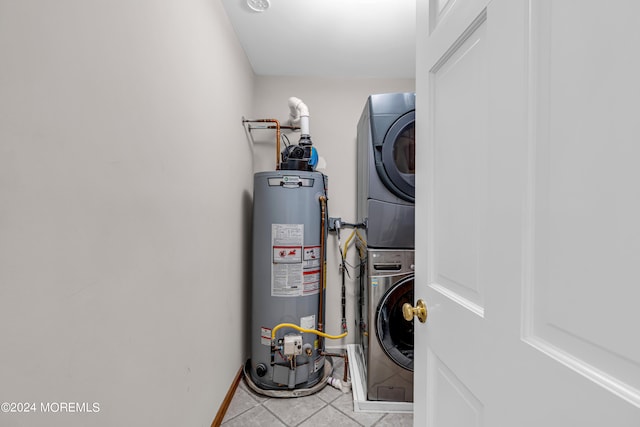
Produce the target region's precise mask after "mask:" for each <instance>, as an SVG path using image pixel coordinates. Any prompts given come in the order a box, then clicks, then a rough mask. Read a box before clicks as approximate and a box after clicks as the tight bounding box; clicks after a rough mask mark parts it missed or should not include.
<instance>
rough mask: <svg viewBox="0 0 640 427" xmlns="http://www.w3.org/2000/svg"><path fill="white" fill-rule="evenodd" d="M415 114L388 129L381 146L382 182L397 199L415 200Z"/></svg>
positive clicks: (401, 118)
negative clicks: (383, 176)
mask: <svg viewBox="0 0 640 427" xmlns="http://www.w3.org/2000/svg"><path fill="white" fill-rule="evenodd" d="M415 147H416V127H415V112H414V111H410V112H408V113H407V114H405V115H404V116H402V117H400V118H399V119H398V120H396V122H395V123H394V124H393V125H392V126H391V127H390V128H389V131H388V132H387V135H386V136H385V138H384V142H383V144H382V166H383V167H384V175H386V177H385V178H383V181H385V184H387V186H388V187H389V189H390V190H391V191H392V192H393V193H394V194H395V195H396V196H398V197H400V198H402V199H404V200H407V201H411V202H413V201H414V200H415V193H416V191H415V186H416V179H415V172H416V160H415V159H416V155H415V153H416V150H415ZM380 172H382V171H380V170H378V173H379V174H380Z"/></svg>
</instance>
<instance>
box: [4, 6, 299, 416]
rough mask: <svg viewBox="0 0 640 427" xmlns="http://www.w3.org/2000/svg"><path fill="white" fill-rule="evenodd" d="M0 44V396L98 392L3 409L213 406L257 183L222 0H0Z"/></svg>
mask: <svg viewBox="0 0 640 427" xmlns="http://www.w3.org/2000/svg"><path fill="white" fill-rule="evenodd" d="M0 61H1V65H0V401H2V402H4V401H9V402H10V401H16V402H35V403H36V404H37V405H39V404H40V402H89V403H93V402H97V403H99V405H100V412H99V413H97V414H95V413H94V414H78V413H76V414H42V413H35V414H33V413H32V414H5V413H0V425H12V426H38V425H47V426H65V427H66V426H84V425H94V426H150V425H157V426H198V425H201V426H204V425H209V424H210V423H211V420H212V419H213V417H214V415H215V413H216V411H217V409H218V406H219V404H220V402H221V400H222V398H223V397H224V394H225V392H226V390H227V388H228V387H229V385H230V384H231V381H232V378H233V377H234V375H235V373H236V371H237V369H238V368H239V366H240V364H241V363H242V360H243V359H244V357H245V355H246V354H247V349H246V347H245V346H244V343H243V342H242V340H238V339H237V337H239V336H241V334H242V331H244V329H245V326H246V325H245V322H246V320H245V318H244V317H243V316H242V315H241V312H240V309H241V308H242V307H243V306H244V305H245V304H246V303H247V302H248V301H246V296H247V292H248V286H247V279H248V276H247V275H248V271H247V270H246V266H245V263H244V262H243V261H244V259H245V258H246V256H247V254H248V242H249V236H248V235H247V231H246V230H249V228H250V222H249V216H250V197H251V196H250V194H251V185H252V170H251V151H250V147H249V144H248V143H247V141H246V137H245V134H244V132H243V129H242V126H241V124H240V118H241V116H242V115H246V114H249V113H250V112H251V108H252V103H251V99H252V94H253V92H252V90H253V87H252V85H253V73H252V71H251V69H250V67H249V65H248V62H247V60H246V58H245V56H244V53H243V51H242V49H241V48H240V46H239V44H238V43H237V41H236V38H235V35H234V33H233V30H232V29H231V27H230V24H229V22H228V21H227V18H226V15H225V14H224V11H223V8H222V6H221V5H220V2H217V1H211V0H190V1H177V0H173V1H162V2H160V1H156V0H137V1H133V2H132V1H126V0H109V1H107V0H95V1H91V2H88V1H85V0H58V1H55V2H53V1H46V0H20V1H11V0H0ZM303 95H304V94H303ZM38 409H39V407H38Z"/></svg>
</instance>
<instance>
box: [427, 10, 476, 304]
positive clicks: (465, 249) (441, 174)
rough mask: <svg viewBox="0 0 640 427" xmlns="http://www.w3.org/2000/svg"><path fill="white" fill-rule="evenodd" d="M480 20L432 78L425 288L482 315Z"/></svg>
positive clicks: (444, 57)
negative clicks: (429, 248)
mask: <svg viewBox="0 0 640 427" xmlns="http://www.w3.org/2000/svg"><path fill="white" fill-rule="evenodd" d="M485 17H486V14H484V13H482V14H481V15H480V17H479V19H476V20H475V21H474V23H473V25H472V27H471V28H470V29H469V30H467V31H465V34H464V38H463V39H460V40H458V41H457V42H456V43H455V44H454V46H453V48H452V49H450V50H449V51H447V52H446V53H445V55H444V56H443V58H441V59H440V60H439V61H438V63H437V64H436V66H435V67H434V68H433V69H432V70H431V73H430V93H431V94H432V98H431V103H432V104H431V111H432V114H433V116H432V119H431V123H432V125H431V126H432V129H433V130H432V132H433V133H432V135H433V142H432V144H433V148H432V149H433V152H434V156H435V158H434V170H433V173H434V176H435V179H434V182H433V187H432V189H431V191H432V192H433V197H434V203H435V207H436V208H435V212H434V218H433V228H432V230H431V233H432V236H433V240H434V245H435V246H434V248H433V260H432V266H433V274H434V278H433V282H432V283H431V287H432V288H433V289H435V290H437V291H440V292H441V293H443V294H444V295H446V296H448V297H450V298H451V299H452V300H453V301H455V302H458V303H460V304H462V305H463V306H464V307H466V308H468V309H470V310H472V311H473V312H475V313H476V314H478V315H480V316H482V315H483V312H484V303H483V293H482V289H481V286H482V284H481V280H480V277H479V275H480V264H481V263H482V257H481V251H480V249H481V246H482V245H484V244H486V237H485V235H484V229H485V227H484V222H485V220H486V219H485V216H486V207H485V204H486V191H487V182H486V176H487V162H486V157H487V101H488V98H487V91H488V79H487V77H488V76H487V49H486V40H485V38H486V20H485V19H484V18H485ZM462 123H464V125H463V126H461V124H462Z"/></svg>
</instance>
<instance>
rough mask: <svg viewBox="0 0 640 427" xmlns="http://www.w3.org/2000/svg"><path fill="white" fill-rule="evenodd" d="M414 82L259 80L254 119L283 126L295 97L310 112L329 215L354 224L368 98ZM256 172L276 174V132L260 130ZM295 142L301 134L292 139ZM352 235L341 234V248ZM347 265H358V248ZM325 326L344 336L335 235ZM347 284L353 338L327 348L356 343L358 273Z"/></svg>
mask: <svg viewBox="0 0 640 427" xmlns="http://www.w3.org/2000/svg"><path fill="white" fill-rule="evenodd" d="M414 90H415V81H414V80H413V79H368V78H342V79H341V78H315V77H306V78H305V77H264V76H263V77H257V78H256V87H255V97H254V107H253V112H254V115H255V117H254V118H275V119H278V120H280V121H281V122H283V123H284V122H285V121H286V120H287V119H288V116H289V108H288V106H287V100H288V99H289V97H290V96H296V97H298V98H300V99H302V100H303V101H304V103H305V104H307V106H308V107H309V112H310V132H311V138H312V140H313V143H314V146H315V147H316V148H317V149H318V152H319V154H320V156H322V157H324V158H325V160H326V161H327V168H326V171H325V173H326V174H327V175H328V177H329V215H330V216H332V217H341V218H342V219H343V220H344V221H347V222H355V221H356V134H357V131H356V128H357V124H358V120H359V119H360V115H361V114H362V110H363V108H364V105H365V102H366V100H367V97H368V96H369V95H371V94H374V93H387V92H413V91H414ZM252 135H253V137H254V140H255V160H254V169H255V170H256V171H262V170H273V169H274V168H275V137H274V135H275V132H274V131H268V130H256V131H253V132H252ZM289 138H290V139H291V142H293V143H295V142H297V140H298V139H299V133H293V134H289ZM350 231H351V230H350V229H345V230H344V231H343V233H342V234H341V237H342V244H344V240H345V239H346V238H347V237H348V234H349V233H350ZM351 251H352V252H350V255H351V256H350V257H349V260H350V262H351V264H353V265H356V263H357V255H356V251H355V247H354V248H352V249H351ZM327 264H328V265H327V310H326V314H327V323H326V330H327V332H328V333H335V334H337V333H340V332H341V328H340V318H341V308H340V307H341V301H340V300H341V276H340V274H339V272H338V266H339V264H340V254H339V252H338V250H337V239H336V236H335V235H334V234H332V235H331V236H330V237H329V239H328V251H327ZM350 272H351V279H349V278H347V279H346V288H347V321H348V326H349V335H348V336H347V337H346V338H344V339H342V340H339V341H327V342H326V345H327V346H339V345H344V344H349V343H353V342H354V339H355V336H356V334H357V329H356V327H355V324H354V321H355V318H354V308H355V300H354V296H355V291H356V290H357V289H358V285H359V283H358V279H357V276H358V272H357V271H354V270H351V271H350Z"/></svg>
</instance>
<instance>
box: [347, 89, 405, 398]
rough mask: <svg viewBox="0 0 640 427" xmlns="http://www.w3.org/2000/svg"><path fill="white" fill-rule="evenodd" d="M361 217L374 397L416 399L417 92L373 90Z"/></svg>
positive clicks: (361, 158) (363, 148)
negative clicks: (412, 317) (406, 310)
mask: <svg viewBox="0 0 640 427" xmlns="http://www.w3.org/2000/svg"><path fill="white" fill-rule="evenodd" d="M357 147H358V148H357V149H358V168H357V169H358V206H357V209H358V219H359V221H363V222H365V223H366V224H367V233H366V234H367V277H366V281H365V286H363V288H362V289H361V290H360V292H361V295H360V298H359V304H360V307H359V309H358V310H357V312H358V313H361V315H360V316H361V318H360V319H359V325H360V336H359V339H360V343H361V344H362V348H363V355H364V359H365V360H364V362H365V370H366V384H367V386H366V388H367V390H366V391H367V399H368V400H378V401H395V402H412V401H413V321H411V322H407V321H406V320H404V318H403V316H402V306H403V304H404V303H407V302H408V303H410V304H411V305H413V289H414V259H415V258H414V229H415V214H414V200H415V93H390V94H379V95H371V96H370V97H369V98H368V99H367V103H366V105H365V108H364V111H363V112H362V116H361V117H360V121H359V122H358V136H357Z"/></svg>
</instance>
